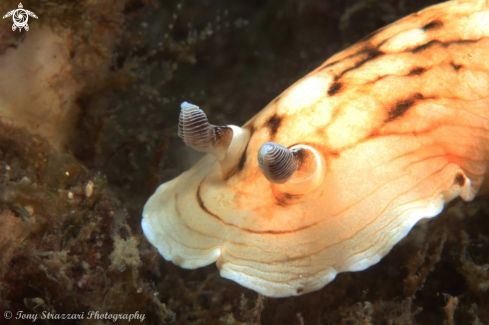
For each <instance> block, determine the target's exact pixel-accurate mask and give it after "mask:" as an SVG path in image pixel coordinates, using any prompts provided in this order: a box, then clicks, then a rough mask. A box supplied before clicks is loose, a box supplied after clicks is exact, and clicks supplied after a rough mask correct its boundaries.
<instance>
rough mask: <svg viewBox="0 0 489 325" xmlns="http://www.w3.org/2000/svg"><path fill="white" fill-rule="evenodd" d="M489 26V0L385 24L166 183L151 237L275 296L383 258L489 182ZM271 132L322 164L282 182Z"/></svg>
mask: <svg viewBox="0 0 489 325" xmlns="http://www.w3.org/2000/svg"><path fill="white" fill-rule="evenodd" d="M488 36H489V7H488V6H487V3H486V1H475V0H474V1H467V0H466V1H462V0H459V1H448V2H446V3H443V4H440V5H436V6H433V7H429V8H427V9H425V10H423V11H420V12H418V13H416V14H413V15H410V16H408V17H406V18H404V19H402V20H400V21H398V22H395V23H394V24H392V25H390V26H387V27H385V28H383V29H381V30H380V31H378V32H376V33H373V34H371V35H370V36H368V37H367V38H366V39H365V40H363V41H360V42H359V43H357V44H356V45H354V46H352V47H350V48H349V49H347V50H345V51H343V52H341V53H339V54H337V55H335V56H333V57H332V58H330V59H329V60H327V61H326V62H325V63H324V64H323V65H321V66H320V67H319V68H317V69H316V70H314V71H313V72H311V73H310V74H309V75H307V76H306V77H304V78H303V79H301V80H299V81H298V82H297V83H296V84H294V85H293V86H291V87H290V88H289V89H287V90H286V91H285V92H284V93H282V94H281V95H280V96H278V97H277V98H276V99H275V100H273V101H272V102H271V103H270V104H269V105H268V106H267V107H266V108H265V109H263V110H262V111H261V112H260V113H258V114H257V115H256V116H255V117H254V118H252V119H251V120H250V121H248V122H247V123H246V124H245V125H244V126H243V127H241V128H239V127H236V126H229V127H228V128H227V129H226V130H231V131H229V133H227V134H228V135H229V136H232V141H231V144H230V145H229V149H227V153H226V155H225V157H224V159H221V158H219V160H218V159H216V157H215V155H211V154H208V155H206V156H205V157H204V158H202V159H201V160H200V161H199V162H198V163H197V164H196V165H195V166H194V167H193V168H191V169H190V170H189V171H187V172H185V173H183V174H182V175H180V176H179V177H177V178H176V179H174V180H172V181H170V182H167V183H165V184H162V185H161V186H160V187H159V188H158V189H157V190H156V192H155V193H154V194H153V196H151V198H150V199H149V200H148V202H147V203H146V205H145V207H144V211H143V219H142V228H143V231H144V234H145V235H146V237H147V238H148V240H149V241H150V242H151V243H152V244H153V245H154V246H155V247H156V248H157V249H158V251H159V252H160V254H161V255H163V257H164V258H165V259H167V260H170V261H173V262H174V263H175V264H177V265H180V266H181V267H184V268H197V267H202V266H205V265H208V264H210V263H213V262H217V266H218V268H219V269H220V273H221V275H222V276H223V277H225V278H228V279H231V280H234V281H236V282H238V283H240V284H241V285H243V286H245V287H248V288H251V289H253V290H255V291H257V292H259V293H261V294H263V295H266V296H272V297H285V296H293V295H300V294H303V293H307V292H310V291H314V290H318V289H320V288H322V287H323V286H324V285H326V284H327V283H329V282H330V281H332V280H333V279H334V278H335V276H336V274H337V273H339V272H345V271H360V270H363V269H365V268H368V267H369V266H371V265H373V264H375V263H377V262H378V261H379V260H380V259H381V258H382V257H383V256H385V255H386V254H387V253H388V252H389V251H390V250H391V248H392V247H393V245H395V244H396V243H397V242H399V241H400V240H401V239H402V238H403V237H405V236H406V235H407V233H408V232H409V231H410V230H411V228H412V227H413V226H414V225H415V224H416V223H417V222H418V221H419V220H421V219H424V218H432V217H434V216H436V215H438V214H439V213H440V212H441V211H442V210H443V207H444V205H445V204H446V203H447V202H449V201H450V200H452V199H454V198H456V197H458V196H460V197H461V198H462V199H464V200H466V201H469V200H472V199H473V198H474V197H475V195H476V194H481V193H487V188H488V182H485V178H484V177H485V174H486V169H487V163H488V160H489V82H488V81H489V60H488V59H487V57H488V54H487V53H489V38H488ZM184 104H185V105H187V107H194V106H193V105H191V104H187V103H184ZM182 107H183V106H182ZM195 107H196V106H195ZM196 109H198V108H196ZM218 133H219V132H218ZM218 133H217V134H218ZM268 142H272V143H277V144H280V145H281V146H283V147H284V148H289V149H290V148H292V147H294V146H297V145H303V148H311V149H310V150H309V149H301V150H305V151H303V152H302V154H299V155H298V157H299V158H301V157H302V158H303V157H304V155H305V156H307V152H310V151H314V152H313V153H314V155H309V156H310V157H316V158H317V157H319V159H316V160H315V164H316V165H317V166H316V167H318V166H319V167H320V168H318V170H320V171H321V172H320V173H316V174H313V175H314V177H312V178H311V177H309V178H307V177H304V179H306V178H307V179H313V181H310V182H309V181H308V182H306V183H304V184H302V185H301V184H300V182H297V183H294V182H292V180H291V181H287V182H286V183H284V184H275V183H273V182H272V183H271V182H270V181H269V180H268V179H267V178H265V177H264V175H263V174H262V172H261V170H260V168H259V166H258V159H257V153H258V152H259V151H260V148H261V146H262V145H263V144H265V143H268ZM226 143H229V141H227V142H226ZM219 148H220V150H222V146H221V147H219ZM224 149H225V148H224ZM308 150H309V151H308ZM304 153H306V154H304ZM295 154H296V153H295ZM221 156H222V154H221ZM311 161H312V160H311ZM307 164H308V163H307ZM307 164H306V163H304V161H302V165H307ZM302 165H301V163H299V164H298V166H299V167H300V166H302ZM306 167H307V166H306ZM300 168H303V167H300ZM300 168H299V170H300ZM304 168H305V167H304ZM308 172H309V171H307V172H304V173H305V174H307V173H308ZM272 179H273V178H272ZM291 184H292V185H291Z"/></svg>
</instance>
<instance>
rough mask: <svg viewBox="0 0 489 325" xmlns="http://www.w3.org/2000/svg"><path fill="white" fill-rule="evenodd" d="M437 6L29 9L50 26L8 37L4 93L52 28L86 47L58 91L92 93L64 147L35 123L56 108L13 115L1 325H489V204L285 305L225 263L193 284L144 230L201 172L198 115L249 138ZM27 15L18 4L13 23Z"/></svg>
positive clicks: (0, 142) (0, 202)
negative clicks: (401, 22) (327, 74)
mask: <svg viewBox="0 0 489 325" xmlns="http://www.w3.org/2000/svg"><path fill="white" fill-rule="evenodd" d="M435 2H436V1H433V2H430V3H435ZM428 4H429V3H428V2H427V1H419V0H411V1H376V0H371V1H357V0H351V1H329V0H328V1H327V0H323V1H319V0H309V1H305V0H304V1H300V0H286V1H278V0H277V1H245V0H242V1H232V2H230V1H188V0H187V1H185V2H181V1H149V0H148V1H99V2H92V1H73V2H63V1H38V2H34V1H31V2H25V3H24V6H25V8H26V9H29V10H32V11H33V12H35V13H36V14H37V15H38V17H39V19H38V20H37V21H36V20H34V19H30V20H29V22H31V21H32V23H30V24H31V28H30V30H29V31H28V32H25V31H23V32H20V33H17V34H16V33H14V32H13V31H11V23H12V22H11V21H7V20H2V21H1V24H0V79H2V80H3V81H2V80H0V86H2V85H4V83H6V81H5V80H7V81H8V80H15V76H14V74H15V69H14V70H8V74H7V73H6V70H2V69H5V62H7V64H8V62H10V61H8V60H7V59H5V58H7V55H12V54H11V53H17V52H14V51H18V53H20V51H21V50H22V48H23V46H27V45H25V44H27V42H28V41H29V40H30V39H32V36H30V35H40V34H35V32H36V28H39V29H40V28H50V29H52V30H53V31H54V34H56V35H64V34H63V33H67V31H68V32H69V36H67V37H66V38H64V40H65V41H60V42H61V43H62V44H66V47H67V49H68V50H67V54H66V57H65V61H63V62H64V63H63V64H62V65H60V68H59V69H65V70H66V66H67V65H68V66H69V69H68V70H67V71H68V72H69V77H66V76H63V75H61V72H59V71H62V72H63V71H65V70H59V71H58V72H56V73H55V75H56V77H57V78H58V79H56V80H58V81H59V80H62V81H63V82H59V84H60V85H61V84H62V85H63V87H64V86H65V85H66V84H69V85H73V86H72V87H73V89H75V90H73V91H71V92H67V91H66V89H65V88H62V87H61V86H60V85H57V86H56V87H58V88H56V90H57V92H56V95H59V96H60V97H62V98H63V100H60V101H59V103H60V104H59V107H60V109H63V108H65V107H66V106H67V105H68V103H70V104H69V105H71V106H72V107H73V108H71V109H72V111H70V114H66V115H62V116H61V117H60V121H61V122H60V123H65V124H63V127H61V128H60V127H59V125H57V126H53V127H52V129H53V130H54V129H55V131H53V132H51V131H50V130H46V129H39V125H38V124H36V123H33V122H32V121H31V120H27V119H26V116H28V114H31V113H32V114H35V113H36V112H39V109H40V108H39V107H41V106H42V105H41V104H39V105H41V106H39V105H38V103H37V102H36V100H38V99H37V98H38V97H35V98H34V97H33V98H32V100H31V99H30V101H28V102H27V103H26V106H25V107H24V108H23V109H24V110H23V112H22V114H18V115H15V114H13V113H12V112H8V114H10V115H9V118H8V119H6V118H4V116H6V114H7V113H5V112H3V111H2V110H3V109H4V107H0V112H3V113H2V114H1V116H2V117H0V120H1V123H0V209H1V210H0V226H1V228H0V229H1V232H0V234H1V235H0V256H1V262H0V263H1V265H0V276H1V277H0V307H1V310H0V323H1V324H3V323H6V320H5V319H4V318H2V317H3V315H4V313H5V312H6V311H11V312H13V313H14V314H15V313H17V312H19V311H22V312H24V313H25V314H36V315H42V313H43V312H52V313H57V314H75V313H85V315H87V313H88V312H89V311H99V312H100V313H105V312H108V313H112V314H123V313H125V314H129V313H135V312H136V311H137V312H139V313H140V314H144V315H145V320H144V323H146V324H163V323H166V324H487V323H489V290H488V289H489V218H488V217H489V201H488V198H487V197H480V198H477V199H476V200H475V201H473V202H470V203H464V202H462V201H455V202H452V203H451V204H450V205H449V206H448V207H447V208H446V209H445V211H444V212H443V213H442V214H441V215H440V216H438V217H437V218H435V219H433V220H431V221H430V222H428V223H425V224H423V225H420V226H417V227H416V228H414V229H413V231H412V232H411V233H410V234H409V236H408V237H407V238H405V239H404V240H403V241H402V242H401V243H399V244H398V245H396V246H395V247H394V248H393V250H392V251H391V252H390V253H389V254H388V255H387V256H386V257H385V258H384V259H383V260H382V261H381V262H380V263H378V264H377V265H374V266H372V267H370V268H369V269H367V270H365V271H362V272H353V273H342V274H339V275H338V276H337V278H336V279H335V280H334V281H333V282H332V283H330V284H329V285H327V286H326V287H325V288H323V289H321V290H319V291H317V292H313V293H309V294H305V295H303V296H300V297H291V298H281V299H275V298H266V297H262V296H260V295H258V294H257V293H255V292H253V291H251V290H248V289H246V288H243V287H241V286H240V285H238V284H236V283H234V282H232V281H228V280H226V279H223V278H221V277H220V276H219V273H218V270H217V268H216V266H215V265H214V264H213V265H210V266H208V267H205V268H201V269H196V270H184V269H181V268H179V267H178V266H175V265H174V264H173V263H171V262H166V261H165V260H163V258H162V257H161V256H160V255H159V254H158V253H157V251H156V249H154V248H153V247H152V246H151V245H150V244H149V243H148V242H147V241H146V239H145V237H144V235H143V234H142V231H141V227H140V221H141V211H142V207H143V205H144V203H145V202H146V200H147V198H148V197H149V195H151V193H152V192H153V191H154V189H155V188H156V186H157V185H158V184H160V183H162V182H165V181H168V180H170V179H172V178H173V177H176V176H178V175H179V174H180V173H181V172H182V171H185V170H186V169H188V168H190V166H192V164H193V163H194V162H195V161H196V160H197V159H198V158H199V157H200V155H199V154H197V153H194V152H193V151H192V150H191V149H189V148H186V147H185V146H184V144H183V142H182V141H181V140H180V139H179V138H178V137H177V134H176V126H177V123H178V114H179V110H180V103H181V102H182V101H184V100H185V101H189V102H192V103H195V104H197V105H199V106H200V107H201V108H202V109H204V110H205V111H206V113H207V116H208V118H209V120H210V121H211V123H214V124H218V125H226V124H235V125H241V124H243V123H244V122H246V121H247V120H248V119H249V118H251V117H252V116H253V115H254V114H256V113H257V112H259V111H260V110H261V109H262V108H263V107H264V106H266V104H267V103H268V102H269V101H271V100H272V99H273V98H274V97H275V96H277V95H278V94H280V92H281V91H283V90H284V89H286V88H287V87H288V86H290V85H291V84H292V83H293V82H295V81H296V80H297V79H299V78H300V77H302V76H304V75H305V74H306V73H307V72H309V71H311V70H313V69H314V68H315V67H317V66H318V65H320V63H321V62H323V61H324V60H326V59H327V58H328V57H330V56H331V55H333V54H334V53H336V52H338V51H339V50H341V49H343V48H345V47H347V46H349V45H351V44H353V43H354V42H355V41H357V40H359V39H361V38H362V37H364V36H365V35H367V34H368V33H370V32H372V31H374V30H376V29H377V28H380V27H382V26H385V25H386V24H388V23H390V22H393V21H395V20H396V19H399V18H401V17H404V16H406V15H408V14H410V13H413V12H415V11H417V10H420V9H422V8H423V7H425V6H427V5H428ZM16 7H17V3H16V2H13V1H3V3H2V6H0V8H2V10H4V11H8V10H10V9H14V8H16ZM2 12H3V11H2ZM2 15H3V14H2ZM29 33H31V34H29ZM43 35H44V34H43ZM46 35H47V34H46ZM29 37H31V38H29ZM43 37H50V38H49V39H53V37H54V36H43ZM63 42H65V43H63ZM25 55H36V54H35V53H27V54H25ZM30 59H31V61H30V62H38V61H39V62H40V63H43V64H44V62H45V61H43V60H44V59H43V60H38V61H36V60H35V58H33V57H31V58H30ZM2 60H3V61H2ZM2 63H3V65H2ZM11 67H12V65H10V68H11ZM18 69H19V71H20V70H22V69H23V65H19V67H18ZM37 71H39V70H36V69H34V68H33V69H32V70H29V76H33V77H32V78H34V76H35V74H36V73H37ZM19 73H20V72H19ZM48 77H50V76H48ZM23 78H26V79H25V80H24V79H21V80H20V81H21V82H24V83H22V84H23V85H24V84H25V87H24V88H18V89H19V90H18V92H19V94H13V93H11V92H2V87H0V97H1V96H3V97H4V98H3V99H2V98H0V106H1V105H2V104H3V105H6V104H5V103H7V104H8V103H9V101H8V100H7V99H8V98H14V97H15V96H19V98H22V96H24V95H25V94H28V93H29V91H34V89H36V88H35V87H36V85H34V84H32V83H28V82H27V81H28V80H27V79H28V78H30V77H23ZM43 78H47V77H43ZM63 78H64V79H63ZM65 80H69V81H70V82H69V83H67V82H65ZM7 86H8V84H5V87H7ZM5 87H4V88H3V89H5ZM60 89H61V90H63V94H65V93H69V95H66V97H63V96H61V95H60V92H61V90H60ZM9 96H10V97H9ZM6 97H8V98H7V99H5V98H6ZM15 98H17V97H15ZM2 100H3V101H2ZM30 103H32V105H30ZM71 106H70V107H71ZM43 107H44V106H43ZM50 107H54V106H52V105H51V106H50V105H47V106H45V109H47V112H48V111H49V109H50ZM56 107H58V106H56ZM36 110H37V111H36ZM26 114H27V115H26ZM50 114H51V115H49V114H47V113H46V114H44V115H40V117H36V119H35V121H39V124H43V125H49V122H50V121H52V120H53V116H55V115H54V114H56V113H55V112H52V113H51V112H50ZM17 121H22V123H20V122H17ZM50 132H51V133H50ZM40 134H41V135H40ZM85 318H86V317H85ZM37 322H42V323H44V324H106V323H111V324H112V323H115V324H126V323H127V321H125V320H117V321H116V322H112V321H107V320H89V319H83V320H71V321H66V320H65V321H61V320H37ZM133 322H134V321H133ZM27 323H32V321H31V320H21V319H11V320H10V321H9V322H8V324H27Z"/></svg>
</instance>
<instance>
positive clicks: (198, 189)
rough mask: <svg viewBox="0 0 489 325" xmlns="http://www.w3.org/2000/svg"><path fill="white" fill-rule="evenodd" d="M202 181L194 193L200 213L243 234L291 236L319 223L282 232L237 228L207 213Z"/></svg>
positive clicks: (209, 212)
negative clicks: (202, 195)
mask: <svg viewBox="0 0 489 325" xmlns="http://www.w3.org/2000/svg"><path fill="white" fill-rule="evenodd" d="M204 180H205V178H203V179H202V180H201V181H200V183H199V187H198V188H197V193H196V198H197V203H198V204H199V207H200V209H201V210H202V211H204V212H205V213H206V214H208V215H209V216H211V217H213V218H214V219H216V220H218V221H220V222H222V223H223V224H225V225H226V226H230V227H234V228H238V229H240V230H242V231H244V232H247V233H250V234H260V235H262V234H263V235H287V234H293V233H296V232H299V231H302V230H307V229H309V228H312V227H315V226H316V225H318V224H319V223H320V222H316V223H313V224H310V225H306V226H304V227H300V228H297V229H294V230H283V231H281V230H262V231H258V230H252V229H247V228H241V227H238V226H236V225H235V224H232V223H228V222H226V221H224V220H222V218H221V217H219V216H218V215H217V214H214V213H212V212H211V211H209V209H207V207H206V206H205V204H204V201H202V198H201V196H200V188H201V187H202V183H203V182H204Z"/></svg>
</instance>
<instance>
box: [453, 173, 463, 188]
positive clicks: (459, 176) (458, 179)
mask: <svg viewBox="0 0 489 325" xmlns="http://www.w3.org/2000/svg"><path fill="white" fill-rule="evenodd" d="M453 183H454V184H458V185H460V187H464V185H465V176H464V175H462V174H457V176H455V180H454V181H453Z"/></svg>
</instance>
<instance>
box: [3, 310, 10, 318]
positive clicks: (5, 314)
mask: <svg viewBox="0 0 489 325" xmlns="http://www.w3.org/2000/svg"><path fill="white" fill-rule="evenodd" d="M3 316H4V317H5V318H6V319H10V318H12V312H11V311H8V310H7V311H6V312H4V313H3Z"/></svg>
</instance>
